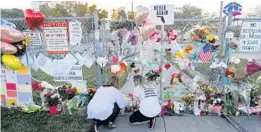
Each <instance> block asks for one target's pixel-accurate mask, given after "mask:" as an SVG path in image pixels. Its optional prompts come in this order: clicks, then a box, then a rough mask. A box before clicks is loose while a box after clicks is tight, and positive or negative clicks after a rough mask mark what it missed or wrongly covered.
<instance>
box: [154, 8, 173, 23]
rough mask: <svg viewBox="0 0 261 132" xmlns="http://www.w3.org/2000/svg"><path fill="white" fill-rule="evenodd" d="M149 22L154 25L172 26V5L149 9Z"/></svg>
mask: <svg viewBox="0 0 261 132" xmlns="http://www.w3.org/2000/svg"><path fill="white" fill-rule="evenodd" d="M150 20H151V21H152V22H153V23H154V24H156V25H173V24H174V5H154V6H151V7H150Z"/></svg>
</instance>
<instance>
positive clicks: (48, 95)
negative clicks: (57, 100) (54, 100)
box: [44, 93, 53, 97]
mask: <svg viewBox="0 0 261 132" xmlns="http://www.w3.org/2000/svg"><path fill="white" fill-rule="evenodd" d="M51 96H53V93H47V94H45V95H44V97H51Z"/></svg>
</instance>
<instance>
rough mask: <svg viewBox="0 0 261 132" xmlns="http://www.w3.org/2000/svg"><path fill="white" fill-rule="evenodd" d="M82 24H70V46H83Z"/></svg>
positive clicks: (77, 22)
mask: <svg viewBox="0 0 261 132" xmlns="http://www.w3.org/2000/svg"><path fill="white" fill-rule="evenodd" d="M81 24H82V23H81V22H79V21H76V22H69V32H70V34H69V35H70V45H81V40H82V26H81Z"/></svg>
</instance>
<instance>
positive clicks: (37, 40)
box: [23, 30, 43, 46]
mask: <svg viewBox="0 0 261 132" xmlns="http://www.w3.org/2000/svg"><path fill="white" fill-rule="evenodd" d="M23 33H24V35H25V36H26V37H28V38H29V39H30V45H34V46H35V45H36V46H39V45H42V44H43V42H42V38H41V33H40V32H38V31H30V30H26V31H23Z"/></svg>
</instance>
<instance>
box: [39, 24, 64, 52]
mask: <svg viewBox="0 0 261 132" xmlns="http://www.w3.org/2000/svg"><path fill="white" fill-rule="evenodd" d="M43 27H44V28H43V32H44V40H45V44H46V51H47V53H48V54H68V53H69V44H68V32H67V30H68V23H67V22H48V23H44V25H43Z"/></svg>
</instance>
